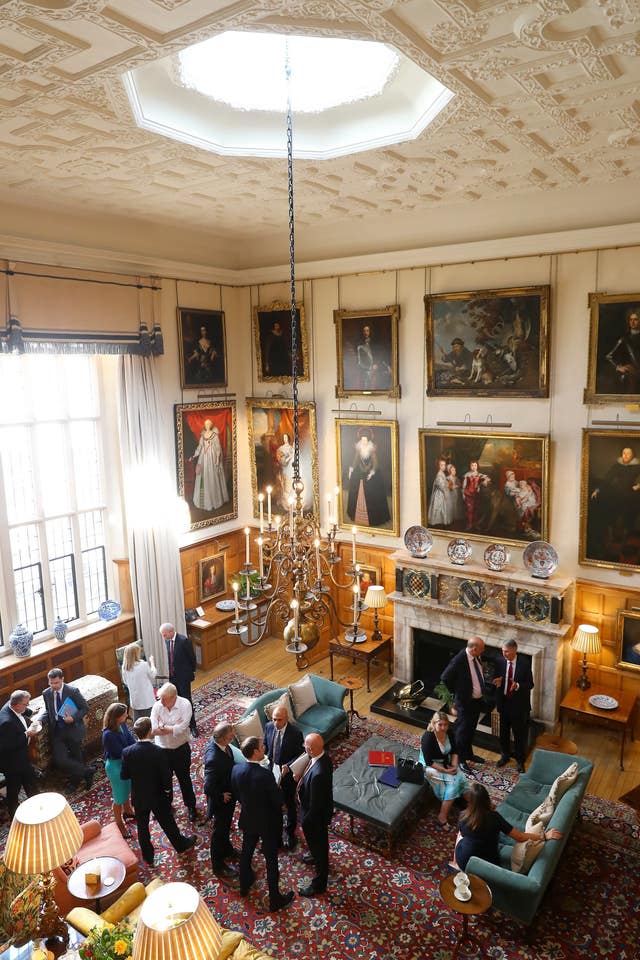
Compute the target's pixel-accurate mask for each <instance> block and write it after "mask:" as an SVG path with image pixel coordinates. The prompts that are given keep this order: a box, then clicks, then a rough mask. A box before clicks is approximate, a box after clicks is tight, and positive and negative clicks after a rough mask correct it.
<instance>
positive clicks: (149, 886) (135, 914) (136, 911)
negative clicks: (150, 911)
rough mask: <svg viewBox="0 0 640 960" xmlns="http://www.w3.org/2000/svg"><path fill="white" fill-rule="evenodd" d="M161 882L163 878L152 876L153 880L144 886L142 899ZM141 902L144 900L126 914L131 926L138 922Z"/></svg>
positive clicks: (159, 885) (160, 884)
mask: <svg viewBox="0 0 640 960" xmlns="http://www.w3.org/2000/svg"><path fill="white" fill-rule="evenodd" d="M163 883H164V880H160V879H159V878H158V877H154V878H153V880H152V881H151V882H150V883H148V884H147V885H146V887H145V888H144V899H145V900H146V898H147V897H148V896H149V894H150V893H153V891H154V890H157V889H158V887H161V886H162V884H163ZM143 904H144V900H141V901H140V903H139V904H138V906H137V907H134V909H133V910H132V911H131V913H130V914H129V915H128V916H127V920H128V921H129V923H130V924H131V926H132V927H135V926H136V925H137V923H138V919H139V917H140V913H141V911H142V906H143ZM103 916H104V914H103Z"/></svg>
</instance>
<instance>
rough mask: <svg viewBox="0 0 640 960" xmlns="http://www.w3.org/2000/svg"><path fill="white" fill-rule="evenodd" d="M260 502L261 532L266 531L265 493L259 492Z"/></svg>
mask: <svg viewBox="0 0 640 960" xmlns="http://www.w3.org/2000/svg"><path fill="white" fill-rule="evenodd" d="M258 503H259V505H260V533H264V493H259V494H258Z"/></svg>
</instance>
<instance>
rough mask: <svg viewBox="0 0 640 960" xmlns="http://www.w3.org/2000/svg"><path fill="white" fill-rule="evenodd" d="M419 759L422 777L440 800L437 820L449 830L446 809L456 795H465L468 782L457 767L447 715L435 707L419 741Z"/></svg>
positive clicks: (456, 754)
mask: <svg viewBox="0 0 640 960" xmlns="http://www.w3.org/2000/svg"><path fill="white" fill-rule="evenodd" d="M420 763H422V764H424V766H425V774H424V775H425V779H426V780H428V781H429V783H430V784H431V789H432V790H433V792H434V793H435V795H436V797H437V798H438V800H441V801H442V802H441V804H440V813H439V814H438V823H439V824H440V826H441V827H442V829H443V830H447V831H448V830H450V829H451V827H450V825H449V822H448V820H447V817H448V815H449V810H450V809H451V806H452V804H453V801H454V800H457V798H458V797H465V798H466V797H467V795H468V791H469V782H468V781H467V780H466V778H465V777H464V774H463V773H462V772H461V771H460V770H459V769H458V752H457V750H456V741H455V737H454V734H453V730H452V729H451V728H450V726H449V717H448V716H447V715H446V713H443V712H442V711H439V710H438V711H436V712H435V713H434V715H433V716H432V718H431V722H430V723H429V726H428V727H427V729H426V730H425V732H424V733H423V735H422V741H421V743H420Z"/></svg>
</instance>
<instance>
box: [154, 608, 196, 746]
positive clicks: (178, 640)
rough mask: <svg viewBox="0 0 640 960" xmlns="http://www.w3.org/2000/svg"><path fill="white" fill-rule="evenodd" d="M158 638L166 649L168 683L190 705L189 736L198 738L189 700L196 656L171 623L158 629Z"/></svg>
mask: <svg viewBox="0 0 640 960" xmlns="http://www.w3.org/2000/svg"><path fill="white" fill-rule="evenodd" d="M160 636H161V637H162V639H163V640H164V642H165V646H166V648H167V663H168V666H169V682H170V683H172V684H173V685H174V686H175V688H176V690H177V691H178V696H179V697H185V699H186V700H188V701H189V703H190V704H191V723H190V725H189V727H190V730H191V735H192V736H193V737H197V736H198V727H197V725H196V714H195V711H194V709H193V700H192V699H191V681H192V680H193V679H194V678H195V675H196V655H195V653H194V650H193V644H192V643H191V640H189V637H185V636H183V634H181V633H176V628H175V627H174V625H173V624H172V623H163V624H162V626H161V627H160Z"/></svg>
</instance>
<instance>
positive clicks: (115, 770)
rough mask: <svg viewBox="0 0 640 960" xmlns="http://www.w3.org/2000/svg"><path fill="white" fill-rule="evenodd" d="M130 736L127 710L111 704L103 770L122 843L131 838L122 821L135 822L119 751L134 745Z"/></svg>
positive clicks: (104, 733)
mask: <svg viewBox="0 0 640 960" xmlns="http://www.w3.org/2000/svg"><path fill="white" fill-rule="evenodd" d="M135 742H136V741H135V739H134V737H133V734H132V733H131V731H130V730H129V727H128V726H127V708H126V707H125V705H124V703H111V704H109V706H108V707H107V709H106V710H105V714H104V720H103V723H102V748H103V750H104V759H105V765H104V769H105V772H106V774H107V776H108V778H109V783H110V784H111V793H112V795H113V816H114V818H115V821H116V823H117V824H118V829H119V831H120V833H121V834H122V836H123V837H124V838H125V840H128V839H129V838H130V836H131V834H130V833H129V831H128V830H127V828H126V827H125V825H124V820H123V812H124V817H126V818H127V819H128V820H133V819H135V813H134V812H133V808H132V806H131V780H121V779H120V768H121V767H122V751H123V750H124V748H125V747H130V746H131V744H133V743H135Z"/></svg>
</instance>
